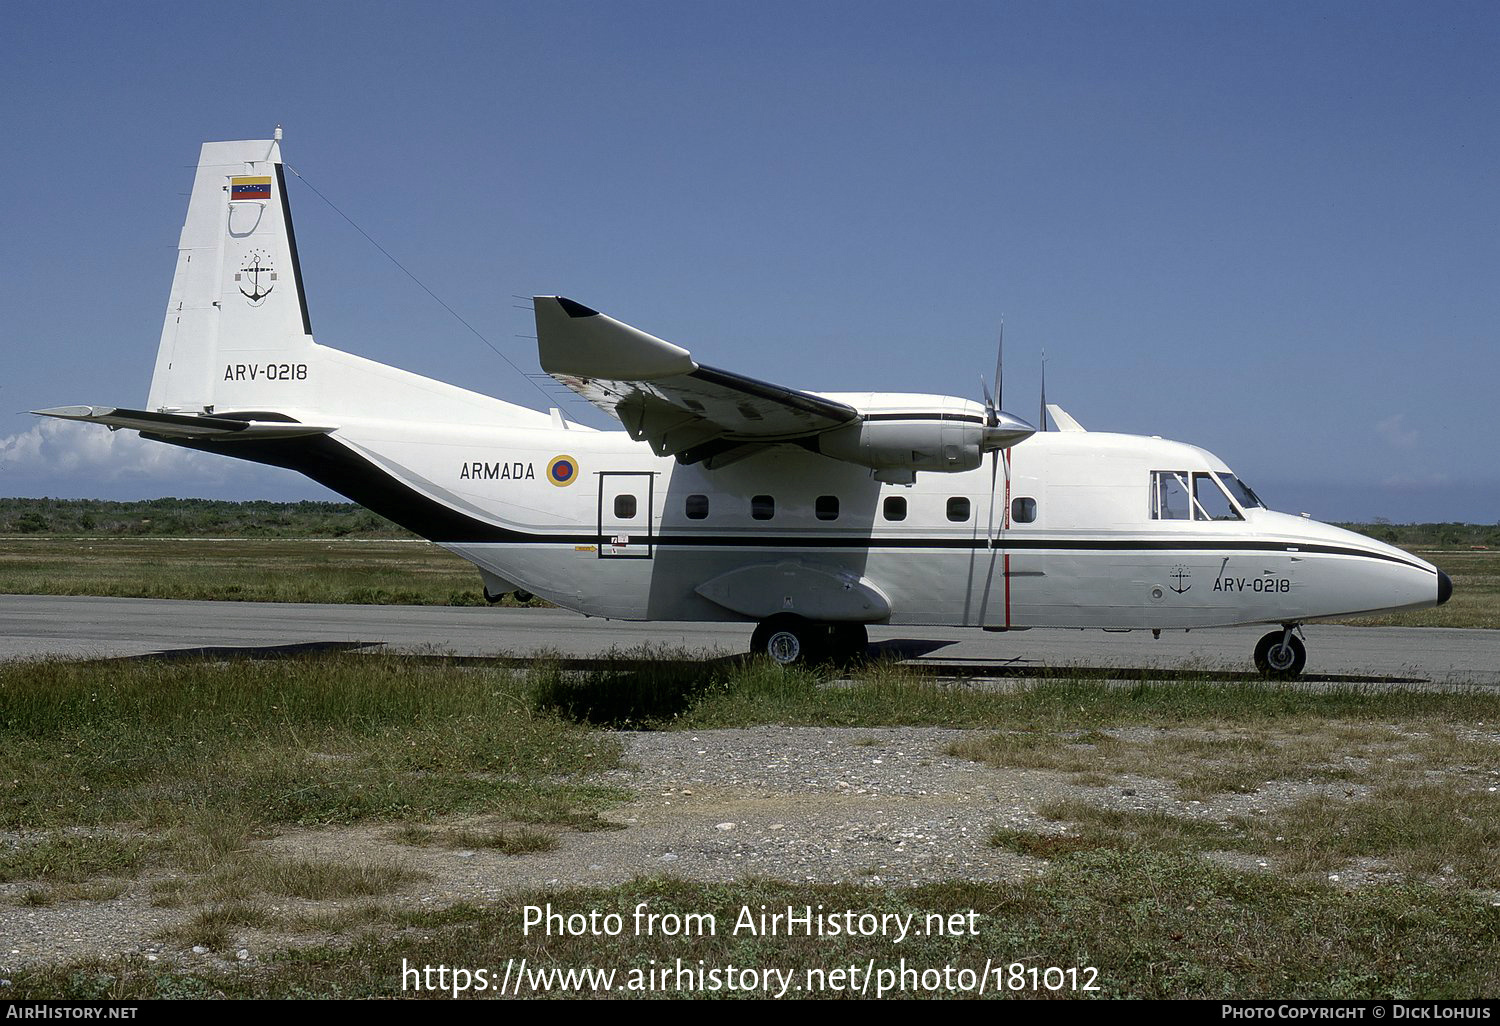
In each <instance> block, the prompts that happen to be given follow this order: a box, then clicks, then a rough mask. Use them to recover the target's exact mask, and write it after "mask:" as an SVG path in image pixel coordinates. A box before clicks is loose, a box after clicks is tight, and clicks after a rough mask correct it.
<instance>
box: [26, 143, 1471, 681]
mask: <svg viewBox="0 0 1500 1026" xmlns="http://www.w3.org/2000/svg"><path fill="white" fill-rule="evenodd" d="M283 171H284V169H283V165H282V160H281V147H280V131H279V129H278V131H277V138H276V139H273V140H265V141H247V142H215V143H206V144H204V146H203V149H202V153H201V156H200V159H199V163H198V169H197V174H196V177H195V179H194V182H193V192H192V198H191V200H190V202H189V205H188V214H187V222H186V224H185V225H184V227H183V230H182V236H181V242H180V245H179V252H178V257H177V266H176V273H175V275H174V277H173V280H172V291H171V298H170V301H169V303H168V307H167V313H166V320H165V324H164V325H163V328H162V333H161V342H160V346H159V348H158V350H157V355H156V369H155V372H154V374H153V376H152V379H151V388H150V396H149V398H148V399H147V401H146V403H145V406H144V408H143V409H125V408H117V407H104V406H68V407H62V408H58V409H51V410H43V411H39V412H41V413H44V414H47V415H50V416H54V417H63V418H66V419H70V420H79V421H86V422H89V423H95V424H103V425H107V426H109V427H111V428H130V429H134V430H137V431H139V432H140V433H141V434H142V435H143V436H144V437H146V438H150V439H155V440H157V441H161V442H167V443H170V444H173V445H181V446H186V447H189V448H193V449H199V450H202V451H205V452H214V453H221V454H223V455H225V456H235V457H238V458H240V459H246V460H253V461H256V462H259V463H267V464H272V465H275V466H279V467H288V468H291V469H293V470H297V471H300V472H302V473H304V474H306V475H307V476H308V477H311V478H312V479H314V480H316V481H318V482H320V483H321V484H323V485H325V486H327V487H328V488H331V489H333V490H334V491H336V492H339V493H341V494H343V495H345V496H347V497H349V498H350V499H352V500H353V501H355V502H358V503H360V504H362V505H364V506H367V507H368V508H370V509H372V510H374V511H375V512H377V513H379V514H381V515H382V516H385V517H388V518H389V519H391V520H393V521H395V522H396V523H398V524H401V525H402V526H404V527H407V528H409V529H410V530H412V531H415V532H417V533H418V534H421V535H422V536H424V537H426V538H429V539H431V540H432V541H433V542H435V543H437V544H439V545H441V546H443V547H444V548H446V549H448V550H450V551H452V552H455V553H457V554H458V555H460V556H462V557H463V558H464V559H467V560H469V561H470V562H472V563H473V564H474V565H475V566H476V567H478V569H479V573H480V574H481V576H482V578H483V582H484V587H485V590H486V594H487V595H488V596H490V597H491V598H497V597H499V596H500V595H502V594H504V593H508V592H513V591H526V592H531V593H532V594H534V595H538V596H540V597H542V598H544V599H546V600H548V601H550V602H553V603H556V604H557V605H559V606H563V607H566V608H568V609H572V610H576V611H578V612H581V613H585V614H587V615H590V616H599V617H610V618H619V619H626V620H675V621H743V622H753V623H755V624H756V625H757V626H756V627H755V631H754V635H753V638H752V642H751V644H752V648H753V649H754V650H755V651H757V652H762V653H765V654H767V655H769V656H770V657H771V658H772V659H774V660H776V661H777V662H781V663H794V662H799V661H806V660H813V659H817V658H821V657H824V656H841V655H848V654H851V653H855V652H858V651H863V649H864V646H865V644H866V642H867V635H866V627H867V625H870V624H893V625H894V624H902V625H912V626H924V625H946V626H967V627H976V628H985V629H989V630H1019V629H1027V628H1035V627H1068V628H1103V629H1106V630H1126V629H1145V630H1153V631H1161V630H1168V629H1174V628H1176V629H1181V628H1195V627H1214V626H1229V625H1237V624H1266V625H1273V626H1274V629H1273V630H1271V631H1270V632H1269V633H1267V634H1266V635H1265V636H1264V637H1263V638H1261V640H1260V643H1259V644H1258V645H1257V646H1256V647H1255V650H1254V659H1255V663H1256V665H1257V666H1258V667H1259V668H1260V669H1261V670H1262V671H1263V672H1265V673H1267V674H1269V675H1275V676H1282V677H1289V676H1294V675H1296V674H1297V673H1298V672H1300V671H1301V669H1302V667H1303V665H1304V663H1305V660H1306V649H1305V646H1304V644H1303V642H1302V641H1301V639H1299V638H1298V637H1297V634H1296V632H1295V629H1296V628H1297V627H1298V626H1299V625H1300V624H1301V623H1303V622H1305V621H1309V620H1316V619H1322V618H1329V617H1342V616H1349V615H1354V614H1364V613H1371V612H1376V611H1384V610H1396V609H1413V608H1420V607H1424V606H1432V605H1436V604H1438V603H1442V602H1444V601H1446V600H1447V599H1448V597H1449V595H1450V594H1451V592H1452V583H1451V582H1450V581H1449V579H1448V577H1447V575H1446V574H1444V573H1443V572H1442V571H1440V570H1439V569H1438V568H1437V567H1435V566H1433V565H1432V564H1430V563H1428V562H1426V561H1424V560H1422V559H1419V558H1417V557H1415V556H1413V555H1411V554H1409V553H1407V552H1404V551H1402V550H1400V549H1398V548H1395V547H1393V546H1390V545H1385V544H1382V543H1380V542H1377V541H1374V540H1371V539H1369V538H1365V537H1363V536H1360V535H1357V534H1353V533H1351V532H1349V531H1345V530H1341V529H1339V528H1336V527H1331V526H1328V525H1325V524H1321V523H1317V522H1315V521H1311V520H1308V519H1306V518H1304V517H1299V516H1290V515H1287V514H1283V513H1277V512H1273V511H1272V510H1270V509H1267V508H1266V507H1265V506H1264V504H1263V503H1261V501H1260V500H1259V499H1258V498H1256V495H1255V493H1254V492H1253V491H1251V489H1250V488H1248V487H1246V485H1245V484H1243V483H1242V482H1241V481H1240V480H1239V479H1238V478H1237V477H1236V476H1235V475H1234V473H1233V472H1232V471H1231V470H1230V469H1229V467H1228V466H1226V465H1225V464H1224V462H1223V461H1222V460H1220V459H1218V458H1217V457H1216V456H1214V455H1213V454H1212V453H1209V452H1206V451H1204V450H1203V449H1200V448H1198V447H1196V446H1192V445H1186V444H1183V443H1181V442H1172V441H1165V440H1162V439H1159V438H1146V437H1140V436H1135V435H1122V434H1106V433H1102V432H1093V431H1085V430H1083V429H1082V428H1081V427H1080V426H1079V425H1078V423H1077V422H1076V421H1074V420H1073V418H1071V417H1070V416H1068V415H1067V414H1066V413H1063V412H1062V411H1061V410H1059V409H1058V408H1056V407H1052V410H1051V412H1052V418H1053V420H1054V421H1055V422H1056V423H1057V425H1058V427H1059V430H1056V431H1042V432H1037V431H1035V430H1034V429H1033V428H1032V426H1031V425H1029V424H1027V423H1026V422H1025V421H1023V420H1020V419H1019V418H1017V417H1014V416H1012V415H1010V414H1007V413H1004V412H1002V411H1001V410H999V409H997V408H996V406H995V405H994V404H993V403H991V402H989V401H988V398H987V401H986V402H984V403H979V402H975V401H972V400H967V399H960V398H954V397H949V396H937V395H909V394H902V393H858V394H848V393H828V392H809V391H802V390H798V389H795V388H790V387H785V386H782V385H774V384H768V383H766V382H762V381H757V380H754V379H752V378H748V377H744V376H742V375H739V374H735V373H733V372H731V371H724V370H719V369H717V368H714V367H710V366H708V365H706V364H704V363H700V362H699V361H698V360H697V359H696V358H695V357H694V356H693V354H692V353H691V352H689V351H688V350H686V349H683V348H681V347H679V346H677V345H674V344H673V343H671V342H667V341H664V340H663V339H660V338H657V337H655V336H653V335H649V334H647V333H646V332H643V331H640V330H638V329H636V328H633V327H630V326H629V325H627V324H624V323H621V322H620V321H617V320H614V319H613V318H611V317H608V316H606V315H604V314H602V313H597V312H595V311H594V310H591V309H589V308H588V307H586V306H584V305H582V304H580V303H577V302H574V301H572V300H569V299H564V298H562V297H560V296H538V297H536V298H535V299H534V301H533V303H534V307H535V314H536V328H537V338H538V350H539V355H540V361H541V365H542V369H543V370H545V371H547V372H548V373H549V374H551V375H552V376H553V377H555V378H556V379H557V380H558V381H560V382H562V383H563V384H564V385H566V386H567V387H568V388H570V389H572V390H573V391H575V392H577V393H578V394H579V395H581V396H583V397H584V398H585V399H587V400H588V401H589V402H591V403H593V404H594V405H596V406H598V407H599V408H601V409H603V410H605V411H606V412H608V413H609V414H610V415H611V416H613V417H615V418H616V419H618V420H619V421H620V423H621V424H622V425H623V427H624V430H623V431H597V430H594V429H591V428H588V427H585V426H582V425H579V424H576V423H573V422H570V421H569V420H567V419H565V418H564V417H563V416H562V415H561V414H560V413H559V412H558V411H556V410H552V411H549V412H545V413H544V412H538V411H535V410H531V409H526V408H524V407H521V406H517V405H513V404H511V403H508V402H503V401H501V400H499V399H495V398H492V397H490V396H486V395H481V394H479V393H476V392H473V391H469V390H467V389H463V388H458V387H455V386H453V385H449V384H445V383H442V382H439V381H434V380H431V379H429V378H424V377H420V376H418V375H416V374H412V373H409V372H407V371H403V370H399V369H397V368H394V367H390V366H386V365H383V364H379V363H375V362H372V361H370V360H367V359H363V358H361V357H359V356H355V355H352V354H350V353H345V352H341V351H339V350H336V349H331V348H328V347H326V346H323V345H320V344H318V343H317V342H316V341H314V338H313V330H312V324H311V321H310V319H309V317H308V310H307V304H306V300H305V298H304V295H303V290H302V275H301V271H300V268H299V266H298V261H297V246H296V239H295V236H294V234H293V231H292V220H291V214H290V211H289V209H288V205H287V192H286V177H285V174H284V173H283Z"/></svg>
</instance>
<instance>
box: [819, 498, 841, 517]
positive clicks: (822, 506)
mask: <svg viewBox="0 0 1500 1026" xmlns="http://www.w3.org/2000/svg"><path fill="white" fill-rule="evenodd" d="M813 513H814V514H815V515H816V516H817V518H818V519H819V520H837V519H838V518H839V497H838V496H837V495H820V496H818V501H817V502H815V503H814V504H813Z"/></svg>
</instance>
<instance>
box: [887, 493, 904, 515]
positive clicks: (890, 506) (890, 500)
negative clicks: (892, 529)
mask: <svg viewBox="0 0 1500 1026" xmlns="http://www.w3.org/2000/svg"><path fill="white" fill-rule="evenodd" d="M884 510H885V518H886V519H887V520H905V519H906V500H905V499H904V498H902V497H901V496H899V495H888V496H886V499H885V506H884Z"/></svg>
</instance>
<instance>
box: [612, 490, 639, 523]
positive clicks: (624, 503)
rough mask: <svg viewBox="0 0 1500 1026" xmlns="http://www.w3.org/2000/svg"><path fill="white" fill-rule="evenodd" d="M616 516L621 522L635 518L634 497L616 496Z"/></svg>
mask: <svg viewBox="0 0 1500 1026" xmlns="http://www.w3.org/2000/svg"><path fill="white" fill-rule="evenodd" d="M615 516H616V517H619V518H620V519H621V520H629V519H630V518H631V517H633V516H635V496H634V495H616V496H615Z"/></svg>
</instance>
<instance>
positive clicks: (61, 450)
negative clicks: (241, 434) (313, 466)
mask: <svg viewBox="0 0 1500 1026" xmlns="http://www.w3.org/2000/svg"><path fill="white" fill-rule="evenodd" d="M0 494H5V495H54V496H77V497H84V496H87V497H91V498H114V499H138V498H154V497H157V496H161V495H196V496H203V497H214V498H225V499H251V498H261V499H303V498H314V499H327V498H332V496H331V495H330V493H329V492H328V491H327V490H326V489H324V488H322V487H320V486H319V485H317V484H314V483H313V482H311V481H309V480H307V479H306V478H304V477H302V476H301V475H300V474H296V473H293V472H292V471H289V470H282V469H280V468H278V467H266V466H260V465H258V464H254V463H247V462H245V461H243V460H237V459H231V458H228V457H224V456H217V455H214V454H212V453H204V452H197V451H195V450H193V449H184V448H182V447H180V446H176V445H166V444H164V443H162V442H150V441H147V440H146V439H144V438H142V437H141V436H140V435H139V434H137V433H136V432H134V431H131V430H129V429H125V430H121V431H109V430H107V429H105V428H103V427H100V426H99V425H97V424H77V423H73V422H71V421H64V420H52V419H50V418H49V419H44V420H38V421H37V422H36V423H34V424H32V425H31V426H30V427H29V428H27V429H26V430H25V431H22V432H20V433H18V434H14V435H10V436H9V437H7V438H0Z"/></svg>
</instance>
